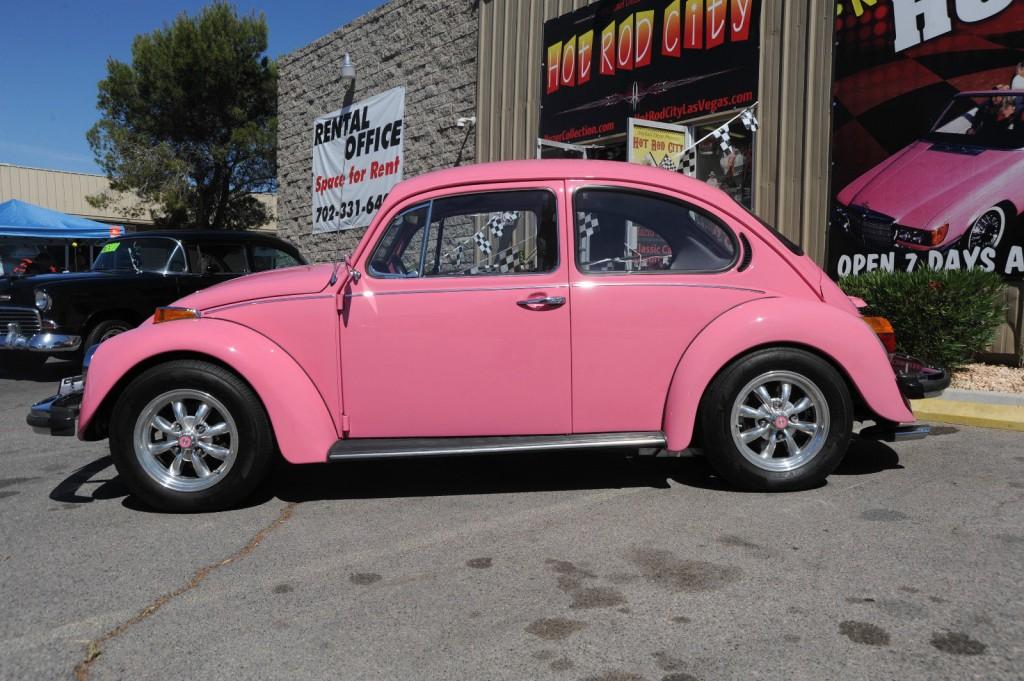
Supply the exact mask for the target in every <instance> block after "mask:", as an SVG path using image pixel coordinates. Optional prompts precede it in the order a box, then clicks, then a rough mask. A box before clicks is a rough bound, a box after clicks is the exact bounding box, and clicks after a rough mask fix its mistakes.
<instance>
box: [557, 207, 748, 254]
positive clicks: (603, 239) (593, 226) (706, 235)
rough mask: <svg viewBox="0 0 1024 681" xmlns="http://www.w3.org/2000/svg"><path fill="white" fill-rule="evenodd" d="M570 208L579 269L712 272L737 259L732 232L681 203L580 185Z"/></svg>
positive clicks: (699, 211) (696, 209) (713, 219)
mask: <svg viewBox="0 0 1024 681" xmlns="http://www.w3.org/2000/svg"><path fill="white" fill-rule="evenodd" d="M573 210H574V212H575V216H576V262H577V264H578V266H579V269H580V271H582V272H587V273H596V272H621V273H640V272H663V273H677V274H678V273H682V272H717V271H721V270H724V269H727V268H728V267H729V266H730V265H732V263H733V262H734V261H735V259H736V250H737V249H736V241H735V238H734V236H733V235H732V232H730V231H729V230H728V229H727V228H726V227H725V226H723V225H722V224H721V223H720V222H719V221H718V220H716V219H715V218H713V217H711V216H710V215H708V214H707V213H705V212H704V211H702V210H700V209H698V208H696V207H694V206H691V205H689V204H686V203H683V202H681V201H675V200H672V199H668V198H665V197H662V196H657V195H654V194H647V193H643V192H634V191H628V190H624V189H610V188H608V189H605V188H600V189H580V190H579V191H577V192H576V195H575V197H574V199H573Z"/></svg>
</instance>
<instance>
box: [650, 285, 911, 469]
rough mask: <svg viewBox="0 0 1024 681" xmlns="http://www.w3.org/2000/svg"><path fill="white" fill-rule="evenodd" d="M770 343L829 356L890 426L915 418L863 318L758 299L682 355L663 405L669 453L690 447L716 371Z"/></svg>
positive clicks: (725, 317) (711, 327) (809, 304)
mask: <svg viewBox="0 0 1024 681" xmlns="http://www.w3.org/2000/svg"><path fill="white" fill-rule="evenodd" d="M772 345H777V346H786V345H790V346H792V345H798V346H799V345H802V346H806V347H807V348H808V349H810V350H812V351H817V352H818V353H819V354H823V355H825V356H827V357H828V358H830V359H831V360H832V362H833V363H834V364H835V365H836V366H837V367H838V368H839V369H840V370H841V371H842V372H843V373H845V374H846V377H847V378H848V379H849V380H850V382H851V383H852V384H853V386H854V388H855V389H856V390H857V392H859V393H860V396H861V398H862V399H863V400H864V403H865V404H866V405H867V406H868V408H869V409H870V410H871V411H873V412H874V413H875V414H876V415H878V416H879V417H881V418H882V419H885V420H887V421H893V422H895V423H901V422H903V423H905V422H909V421H913V420H914V414H913V412H911V411H910V408H909V407H908V406H907V403H906V402H905V401H904V400H903V396H902V395H901V394H900V391H899V387H898V386H897V384H896V376H895V374H894V373H893V370H892V367H891V366H890V364H889V358H888V355H887V354H886V352H885V348H883V347H882V344H881V341H879V340H878V337H877V336H875V334H874V333H873V332H872V331H871V329H870V328H869V327H868V325H867V324H865V323H864V322H863V321H862V320H861V319H860V317H858V316H856V315H854V314H850V313H849V312H846V311H844V310H841V309H838V308H835V307H832V306H831V305H827V304H824V303H818V302H814V301H805V300H800V299H794V298H785V299H783V298H768V299H758V300H754V301H751V302H748V303H744V304H742V305H738V306H736V307H734V308H731V309H730V310H729V311H727V312H725V313H724V314H722V315H721V316H720V317H718V318H716V319H715V320H714V321H712V322H711V323H710V324H708V325H707V326H706V327H705V328H704V330H703V331H701V332H700V334H699V335H698V336H697V337H696V338H695V339H694V340H693V342H692V343H690V345H689V347H687V349H686V350H685V351H684V352H683V356H682V358H681V359H680V360H679V364H678V366H677V367H676V371H675V374H674V375H673V377H672V384H671V385H670V387H669V391H668V398H667V399H666V402H665V422H664V429H665V434H666V436H667V438H668V449H671V450H680V449H685V448H686V447H689V446H690V444H691V441H692V438H693V430H694V425H695V423H696V419H697V417H698V409H699V407H700V401H701V398H702V397H703V396H704V392H705V391H706V390H707V388H708V386H709V385H710V384H711V381H712V379H714V377H715V376H716V375H717V374H718V372H719V371H721V370H722V369H723V368H724V367H725V366H727V365H728V364H729V363H730V362H732V361H733V360H735V359H737V358H738V357H741V356H743V355H745V354H747V353H749V352H751V351H752V350H755V349H758V348H761V347H765V346H772Z"/></svg>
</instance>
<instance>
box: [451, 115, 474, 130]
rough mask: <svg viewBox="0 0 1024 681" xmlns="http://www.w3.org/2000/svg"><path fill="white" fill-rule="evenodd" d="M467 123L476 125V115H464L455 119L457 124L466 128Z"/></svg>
mask: <svg viewBox="0 0 1024 681" xmlns="http://www.w3.org/2000/svg"><path fill="white" fill-rule="evenodd" d="M467 125H476V116H463V117H462V118H456V119H455V126H456V127H458V128H465V127H466V126H467Z"/></svg>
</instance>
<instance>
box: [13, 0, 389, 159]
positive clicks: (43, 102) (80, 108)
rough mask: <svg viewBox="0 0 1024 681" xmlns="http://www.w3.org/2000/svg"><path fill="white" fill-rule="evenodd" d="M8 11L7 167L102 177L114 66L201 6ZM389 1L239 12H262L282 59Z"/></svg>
mask: <svg viewBox="0 0 1024 681" xmlns="http://www.w3.org/2000/svg"><path fill="white" fill-rule="evenodd" d="M0 4H2V9H0V163H13V164H18V165H29V166H36V167H39V168H54V169H58V170H74V171H81V172H99V169H98V168H97V167H96V164H95V163H94V162H93V158H92V152H91V151H90V149H89V145H88V144H87V143H86V141H85V133H86V131H87V130H88V129H89V128H90V127H92V124H93V123H95V122H96V119H97V118H98V113H97V112H96V83H98V82H99V81H100V80H101V79H102V78H104V77H105V76H106V63H107V57H114V58H115V59H119V60H121V61H125V62H128V61H131V44H132V38H134V37H135V36H136V35H137V34H139V33H148V32H150V31H152V30H154V29H156V28H160V27H161V26H163V24H164V23H165V22H169V21H171V20H172V19H173V18H174V17H175V16H176V15H177V14H178V13H179V12H182V11H185V12H188V13H189V14H194V13H195V12H196V11H198V10H199V9H200V8H201V7H203V5H205V4H207V3H206V2H202V1H201V0H178V1H177V2H160V1H157V0H58V1H57V2H40V1H39V0H3V2H2V3H0ZM382 4H384V0H342V2H325V1H324V0H266V1H265V2H262V3H260V2H241V1H240V2H236V3H235V6H236V7H237V8H238V11H239V13H240V14H248V13H250V12H260V11H262V12H263V13H264V14H265V15H266V17H267V24H268V26H269V29H270V36H269V38H270V46H269V49H268V52H269V54H270V55H271V56H273V57H277V56H280V55H282V54H287V53H288V52H291V51H292V50H295V49H296V48H299V47H301V46H303V45H306V44H308V43H310V42H312V41H314V40H316V39H317V38H319V37H320V36H323V35H326V34H327V33H330V32H331V31H333V30H334V29H336V28H338V27H340V26H343V25H344V24H346V23H348V22H349V21H351V20H352V19H354V18H356V17H358V16H360V15H361V14H364V13H365V12H367V11H369V10H370V9H372V8H374V7H377V6H379V5H382Z"/></svg>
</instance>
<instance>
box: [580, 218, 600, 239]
mask: <svg viewBox="0 0 1024 681" xmlns="http://www.w3.org/2000/svg"><path fill="white" fill-rule="evenodd" d="M576 222H577V224H578V225H579V230H580V236H582V237H592V236H594V234H595V233H596V232H597V230H598V229H599V228H600V226H601V225H600V223H599V222H598V220H597V216H596V215H594V214H593V213H577V214H576Z"/></svg>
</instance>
